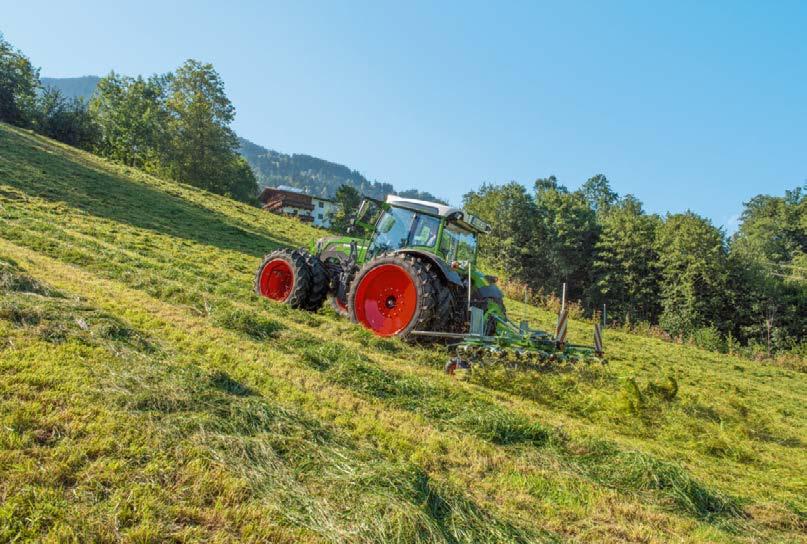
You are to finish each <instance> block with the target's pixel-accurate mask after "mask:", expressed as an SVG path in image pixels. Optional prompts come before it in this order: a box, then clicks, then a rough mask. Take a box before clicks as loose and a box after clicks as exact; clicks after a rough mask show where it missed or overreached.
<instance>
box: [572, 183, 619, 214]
mask: <svg viewBox="0 0 807 544" xmlns="http://www.w3.org/2000/svg"><path fill="white" fill-rule="evenodd" d="M580 192H581V193H583V196H584V197H585V199H586V200H587V201H588V203H589V206H591V209H592V210H594V211H595V212H597V213H602V212H605V211H607V210H608V208H610V207H611V206H613V205H614V204H615V203H616V202H617V200H618V199H619V195H617V194H616V193H615V192H614V191H612V190H611V184H610V183H609V182H608V178H606V177H605V176H604V175H602V174H597V175H596V176H592V177H590V178H588V180H586V182H585V183H584V184H583V186H582V187H580Z"/></svg>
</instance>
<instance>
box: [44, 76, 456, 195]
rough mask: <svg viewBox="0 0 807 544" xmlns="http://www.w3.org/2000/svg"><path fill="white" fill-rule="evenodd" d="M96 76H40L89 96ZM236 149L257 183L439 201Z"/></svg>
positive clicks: (311, 160) (71, 94) (333, 169)
mask: <svg viewBox="0 0 807 544" xmlns="http://www.w3.org/2000/svg"><path fill="white" fill-rule="evenodd" d="M99 80H100V78H99V77H98V76H83V77H66V78H49V77H43V78H41V81H42V85H43V86H44V87H50V88H54V89H58V90H59V91H60V92H61V93H62V94H63V95H64V96H65V97H67V98H89V97H90V96H91V95H92V93H93V92H94V91H95V87H96V85H97V84H98V81H99ZM238 143H239V146H240V147H239V152H240V153H241V155H242V156H243V157H244V158H245V159H246V160H247V162H248V163H249V165H250V167H251V168H252V170H253V172H255V177H257V178H258V184H259V185H260V186H273V187H276V186H278V185H290V186H292V187H299V188H300V189H304V190H306V191H308V192H309V193H311V194H313V195H318V196H326V197H333V196H334V194H335V193H336V190H337V189H338V188H339V186H341V185H345V184H346V185H349V186H351V187H353V188H355V189H356V190H358V191H359V192H360V193H362V194H364V195H367V196H370V197H373V198H379V199H383V198H384V197H385V196H386V195H388V194H390V193H396V194H399V195H401V196H406V197H410V198H420V199H424V200H434V201H440V202H442V200H441V199H439V198H437V197H435V196H434V195H432V194H430V193H427V192H421V191H418V190H417V189H409V190H406V191H395V188H394V187H393V186H392V185H391V184H389V183H382V182H378V181H369V180H368V179H367V178H365V177H364V176H363V175H361V174H360V173H359V172H358V171H356V170H351V169H350V168H348V167H347V166H344V165H342V164H337V163H334V162H330V161H326V160H324V159H319V158H317V157H312V156H310V155H304V154H296V153H295V154H293V155H287V154H285V153H279V152H277V151H273V150H271V149H266V148H265V147H262V146H260V145H257V144H255V143H252V142H250V141H249V140H247V139H245V138H238Z"/></svg>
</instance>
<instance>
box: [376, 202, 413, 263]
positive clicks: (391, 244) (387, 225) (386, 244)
mask: <svg viewBox="0 0 807 544" xmlns="http://www.w3.org/2000/svg"><path fill="white" fill-rule="evenodd" d="M414 219H415V212H413V211H411V210H406V209H404V208H390V209H389V210H387V211H385V212H384V214H383V215H382V216H381V219H379V220H378V224H377V226H376V235H375V240H373V245H372V251H373V253H381V252H384V251H392V250H395V249H400V248H402V247H406V245H407V244H406V243H407V241H408V240H409V231H410V230H411V228H412V221H413V220H414Z"/></svg>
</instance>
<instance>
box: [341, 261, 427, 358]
mask: <svg viewBox="0 0 807 544" xmlns="http://www.w3.org/2000/svg"><path fill="white" fill-rule="evenodd" d="M381 267H386V268H385V269H384V271H387V272H389V271H393V273H395V274H398V272H397V271H400V272H402V273H403V274H405V277H407V278H408V279H409V281H411V285H413V286H414V288H415V293H414V299H413V300H411V299H404V297H403V296H402V297H401V299H402V300H401V303H402V305H403V304H405V305H406V310H408V311H412V316H411V318H410V319H409V320H408V321H407V322H406V323H405V324H403V325H401V326H398V325H393V324H390V325H389V326H388V327H384V326H377V327H374V326H373V325H371V324H370V323H369V321H368V319H367V318H366V316H365V315H363V313H364V309H363V307H359V305H360V304H362V302H364V301H362V300H357V297H359V296H365V295H366V294H367V292H368V291H369V292H370V293H372V290H371V288H372V287H374V286H375V287H378V286H384V285H385V278H384V276H383V275H380V276H379V274H383V273H384V272H383V271H381V270H379V269H380V268H381ZM374 271H376V272H374ZM398 277H399V278H401V277H403V276H400V275H399V276H398ZM439 281H440V280H439V278H438V276H437V274H436V272H435V271H434V270H432V266H431V264H430V263H427V262H424V261H423V260H422V259H420V258H418V257H416V256H413V255H406V254H400V253H399V254H383V255H380V256H378V257H376V258H374V259H372V260H371V261H368V262H367V263H365V265H364V266H362V267H361V268H360V269H359V271H358V272H357V273H356V276H355V278H354V280H353V281H352V282H351V285H350V289H349V291H348V297H347V299H348V313H349V315H350V320H351V321H353V322H354V323H361V324H362V325H364V326H365V327H366V328H368V329H370V330H371V331H373V332H375V333H376V334H377V335H379V336H397V337H399V338H404V339H407V340H417V341H425V342H429V341H430V340H433V339H430V338H429V337H426V336H419V337H415V336H412V335H410V333H411V332H412V331H414V330H423V331H428V330H431V326H432V324H433V323H434V320H435V315H436V314H435V312H436V311H437V305H438V302H439V301H438V293H437V285H439ZM367 283H372V285H366V284H367ZM390 285H392V283H391V284H390ZM391 288H392V287H390V289H391ZM382 296H387V295H386V294H384V295H382ZM409 296H410V297H411V293H410V295H409ZM366 298H372V297H366ZM393 298H394V294H393V295H389V296H388V298H387V301H389V300H392V299H393ZM375 302H377V303H378V304H379V308H380V307H381V304H382V302H383V301H379V300H378V298H376V301H375ZM395 302H396V301H393V306H392V310H394V309H395V306H394V304H395ZM387 303H388V302H387ZM408 311H406V313H409V312H408ZM385 323H390V321H385Z"/></svg>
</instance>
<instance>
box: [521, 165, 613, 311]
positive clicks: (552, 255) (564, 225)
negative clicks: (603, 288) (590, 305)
mask: <svg viewBox="0 0 807 544" xmlns="http://www.w3.org/2000/svg"><path fill="white" fill-rule="evenodd" d="M535 209H536V221H537V223H538V225H537V226H536V227H534V232H535V233H536V234H537V237H536V239H535V240H534V241H533V243H532V244H531V245H530V251H531V252H533V253H534V254H535V258H536V260H538V261H539V263H541V264H539V266H538V267H537V268H538V269H540V270H543V271H544V272H543V276H542V277H541V278H540V281H539V287H540V288H543V289H544V290H546V291H557V290H558V289H559V287H560V285H561V284H562V283H564V282H566V283H567V284H568V288H569V289H568V291H567V293H568V294H569V295H570V296H571V297H576V298H578V299H587V298H588V296H589V287H590V283H591V266H592V261H593V253H594V242H595V241H596V239H597V236H598V229H599V228H598V226H597V221H596V216H595V213H594V211H593V210H592V209H591V207H590V206H589V204H588V202H587V201H586V199H585V198H584V197H583V195H582V194H581V193H579V192H574V193H570V192H569V191H568V190H567V189H566V187H564V186H562V185H559V184H558V183H557V180H556V179H555V178H554V176H552V177H550V178H548V179H547V180H538V181H536V195H535Z"/></svg>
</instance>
